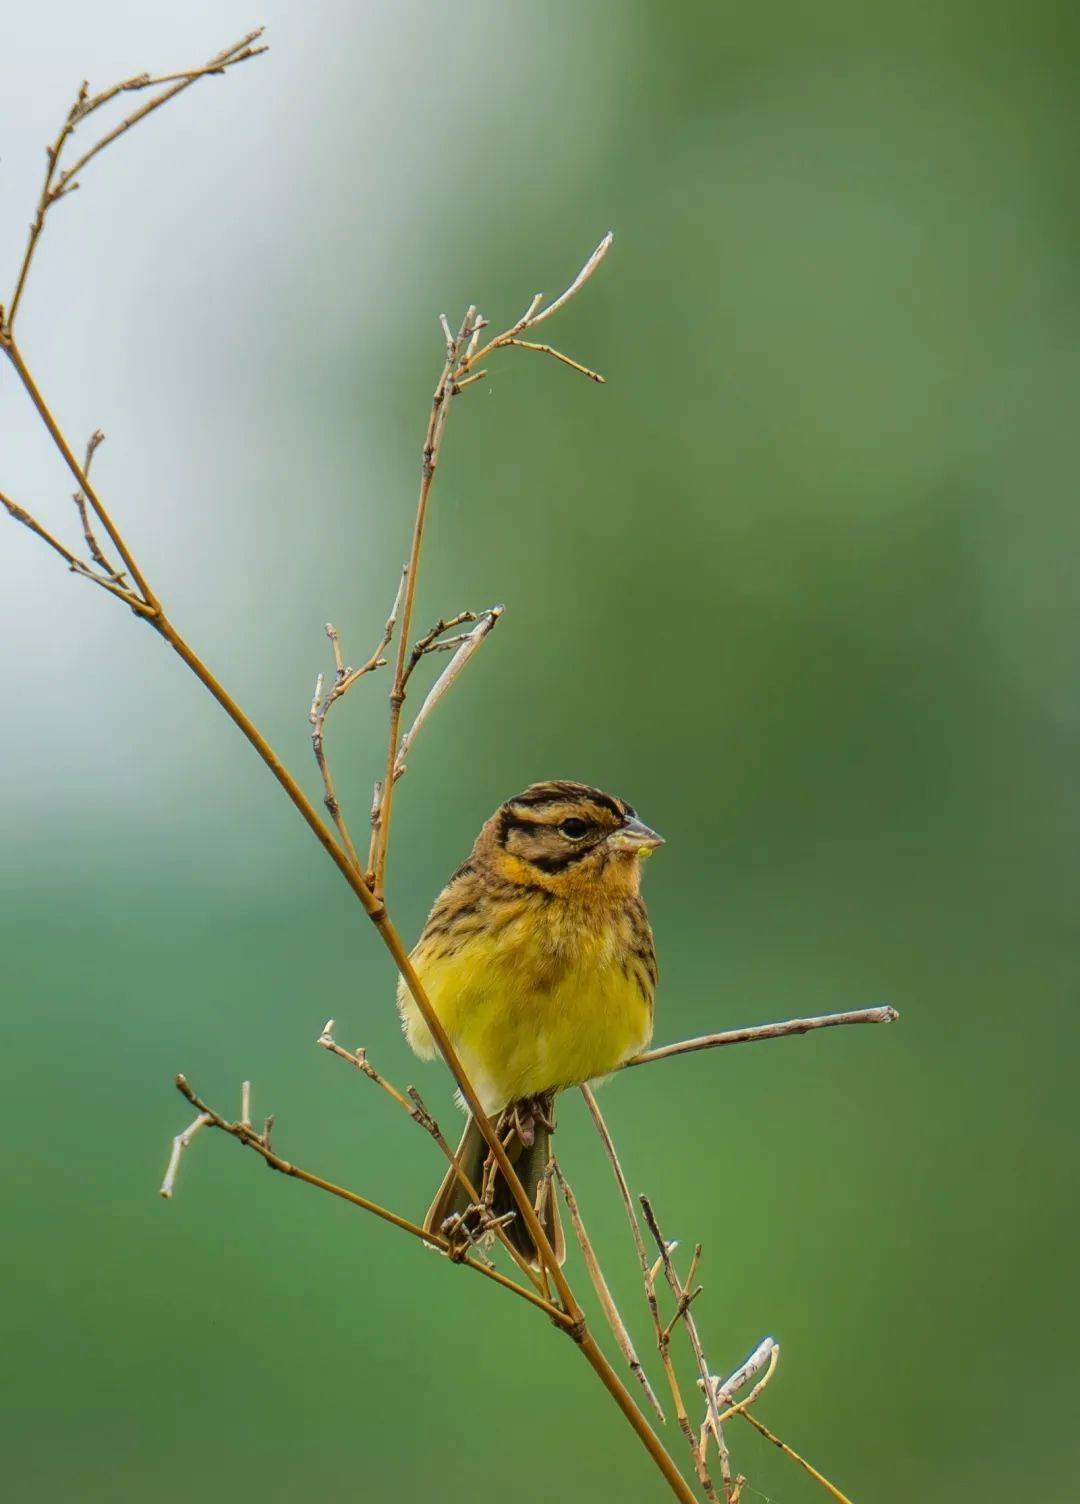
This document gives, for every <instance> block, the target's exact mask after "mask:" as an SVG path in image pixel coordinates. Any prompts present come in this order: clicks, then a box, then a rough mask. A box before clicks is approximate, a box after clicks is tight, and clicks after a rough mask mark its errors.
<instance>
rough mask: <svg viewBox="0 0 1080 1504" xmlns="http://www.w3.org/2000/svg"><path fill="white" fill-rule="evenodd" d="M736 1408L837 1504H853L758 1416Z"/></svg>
mask: <svg viewBox="0 0 1080 1504" xmlns="http://www.w3.org/2000/svg"><path fill="white" fill-rule="evenodd" d="M734 1408H735V1409H736V1410H737V1411H738V1413H739V1414H740V1415H741V1416H742V1418H743V1419H744V1420H747V1421H749V1422H750V1424H751V1425H752V1426H753V1428H754V1430H755V1431H758V1432H760V1434H761V1435H762V1436H764V1438H765V1440H766V1441H771V1442H772V1444H773V1446H774V1447H778V1448H779V1449H780V1451H781V1452H783V1454H784V1456H785V1457H790V1458H791V1460H792V1462H796V1463H798V1465H799V1467H801V1468H802V1469H803V1471H804V1472H807V1473H809V1474H810V1476H811V1478H813V1479H814V1481H815V1483H820V1484H821V1486H822V1488H823V1489H824V1490H825V1492H826V1493H827V1494H829V1495H830V1497H831V1498H833V1499H835V1500H836V1504H851V1500H850V1499H849V1498H848V1496H847V1494H845V1493H842V1492H841V1491H840V1489H838V1488H837V1486H836V1484H835V1483H830V1482H829V1480H828V1478H826V1476H825V1474H824V1473H819V1472H818V1470H817V1468H816V1467H814V1466H813V1465H812V1464H811V1463H809V1462H807V1460H806V1458H805V1457H800V1456H799V1454H798V1452H796V1451H795V1449H794V1448H793V1447H789V1446H788V1444H787V1442H786V1441H781V1440H780V1438H779V1436H776V1435H774V1434H773V1432H772V1431H770V1430H769V1428H768V1426H766V1425H763V1424H762V1423H761V1421H759V1420H758V1418H757V1416H756V1415H751V1413H750V1411H749V1410H745V1409H744V1408H743V1407H742V1405H737V1406H735V1407H734Z"/></svg>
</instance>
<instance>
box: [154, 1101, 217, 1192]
mask: <svg viewBox="0 0 1080 1504" xmlns="http://www.w3.org/2000/svg"><path fill="white" fill-rule="evenodd" d="M212 1121H213V1119H212V1118H211V1117H210V1115H209V1113H206V1112H200V1113H199V1116H198V1117H197V1118H196V1119H195V1121H194V1122H193V1123H189V1124H188V1126H187V1127H186V1128H185V1129H184V1131H183V1133H178V1134H177V1135H176V1137H175V1138H174V1139H173V1141H172V1150H171V1152H170V1154H169V1163H168V1165H167V1166H166V1168H165V1176H164V1179H163V1180H162V1182H161V1191H160V1192H159V1194H160V1195H162V1196H164V1198H165V1200H166V1201H171V1200H172V1193H173V1191H174V1190H175V1189H176V1176H177V1173H178V1171H179V1169H180V1160H181V1157H182V1156H183V1153H184V1150H185V1149H186V1148H187V1146H188V1144H190V1143H191V1140H192V1139H193V1138H194V1137H195V1135H196V1134H197V1133H198V1132H199V1130H200V1128H205V1127H206V1125H207V1124H208V1123H210V1122H212Z"/></svg>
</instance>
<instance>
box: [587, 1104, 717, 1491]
mask: <svg viewBox="0 0 1080 1504" xmlns="http://www.w3.org/2000/svg"><path fill="white" fill-rule="evenodd" d="M581 1095H582V1096H583V1097H584V1099H585V1105H586V1107H587V1108H588V1109H589V1115H590V1117H591V1118H592V1120H593V1124H594V1126H595V1128H596V1131H597V1133H598V1134H599V1137H600V1143H601V1145H602V1146H603V1149H604V1153H605V1155H606V1156H607V1160H608V1163H609V1164H610V1165H611V1169H612V1173H613V1174H614V1176H615V1184H616V1185H617V1186H618V1189H619V1199H620V1200H621V1201H622V1204H623V1210H624V1211H625V1212H626V1220H627V1222H628V1223H629V1224H630V1233H631V1236H632V1237H633V1240H634V1251H635V1252H636V1253H637V1257H638V1266H639V1267H640V1269H641V1277H642V1282H643V1284H644V1287H645V1300H646V1302H647V1304H648V1307H649V1316H650V1318H651V1320H652V1325H653V1332H654V1333H655V1336H656V1350H657V1352H658V1354H659V1356H660V1362H661V1364H662V1366H663V1369H664V1377H665V1378H666V1380H667V1385H668V1389H669V1391H670V1393H671V1402H672V1405H673V1406H674V1408H675V1419H676V1421H677V1422H678V1426H679V1430H680V1431H681V1432H682V1434H683V1436H684V1437H685V1438H686V1444H687V1446H688V1447H689V1448H690V1455H691V1456H692V1457H693V1459H694V1469H695V1471H696V1473H697V1478H698V1482H699V1483H700V1484H701V1487H702V1489H703V1491H704V1493H705V1497H706V1498H707V1499H708V1500H709V1501H710V1504H715V1501H716V1497H717V1495H716V1489H715V1487H714V1485H713V1481H712V1478H711V1477H710V1476H709V1469H708V1465H707V1463H706V1459H705V1454H704V1452H702V1451H701V1449H700V1448H699V1447H698V1445H697V1443H696V1441H695V1438H694V1430H693V1427H692V1426H691V1424H690V1416H689V1414H688V1413H687V1408H686V1401H685V1400H684V1398H683V1393H682V1388H681V1386H680V1384H679V1379H678V1375H677V1374H676V1372H675V1365H674V1363H673V1362H672V1360H671V1334H670V1332H669V1331H668V1330H667V1329H666V1328H665V1325H664V1323H663V1322H662V1321H661V1319H660V1308H659V1305H658V1303H657V1299H656V1277H657V1275H658V1274H659V1272H660V1269H661V1267H662V1266H663V1265H664V1262H665V1260H670V1258H671V1255H672V1253H673V1252H674V1250H675V1249H676V1248H677V1247H678V1244H677V1243H667V1244H665V1245H664V1246H663V1247H662V1248H661V1250H660V1257H659V1259H657V1261H656V1263H655V1264H652V1265H650V1263H649V1256H648V1254H647V1253H646V1251H645V1239H644V1238H643V1237H642V1235H641V1227H640V1225H639V1223H638V1219H637V1213H636V1211H635V1210H634V1203H633V1199H632V1198H631V1195H630V1187H629V1185H628V1184H627V1181H626V1176H625V1174H624V1173H623V1167H622V1164H621V1163H620V1161H619V1155H618V1152H617V1150H616V1148H615V1140H614V1139H613V1138H612V1136H611V1131H610V1129H609V1128H608V1125H607V1123H606V1122H605V1120H604V1115H603V1113H602V1112H601V1111H600V1106H599V1103H598V1102H597V1100H596V1095H595V1093H594V1092H593V1090H592V1087H590V1086H582V1087H581Z"/></svg>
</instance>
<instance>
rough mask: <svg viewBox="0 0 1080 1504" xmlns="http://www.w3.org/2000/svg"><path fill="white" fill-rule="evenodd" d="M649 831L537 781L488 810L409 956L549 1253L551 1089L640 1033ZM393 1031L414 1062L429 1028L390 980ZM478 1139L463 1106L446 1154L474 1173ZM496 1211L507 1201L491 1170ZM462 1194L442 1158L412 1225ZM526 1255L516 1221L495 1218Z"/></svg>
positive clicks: (582, 1076)
mask: <svg viewBox="0 0 1080 1504" xmlns="http://www.w3.org/2000/svg"><path fill="white" fill-rule="evenodd" d="M661 845H663V841H662V839H661V837H660V836H658V835H657V834H656V832H655V831H652V830H650V829H649V827H648V826H647V825H644V824H642V822H641V821H640V820H639V819H638V818H637V816H636V814H635V812H634V810H633V809H632V808H631V807H630V805H629V804H627V803H626V802H625V800H622V799H616V798H615V797H614V796H613V795H611V794H605V793H603V792H601V790H599V789H594V788H589V787H588V786H587V785H586V784H582V783H569V782H564V781H555V782H550V783H535V784H533V785H532V786H531V787H530V788H527V789H526V790H525V791H524V793H521V794H518V795H517V797H516V798H514V799H509V800H507V802H506V803H505V804H503V805H500V807H499V808H498V809H497V810H496V811H495V813H494V814H493V815H492V816H491V818H490V820H488V821H487V822H486V823H485V825H484V826H483V828H482V829H481V831H480V834H479V835H478V836H477V838H476V843H475V845H474V846H473V849H472V854H471V856H470V857H469V859H468V861H466V862H465V863H464V864H463V865H462V866H460V867H459V868H458V870H457V871H456V872H455V873H454V875H453V877H452V878H451V879H450V881H449V883H447V885H446V887H445V888H444V889H443V891H442V893H441V894H440V895H439V897H438V899H437V900H436V902H435V906H434V908H433V909H432V910H431V913H430V914H429V916H428V921H427V924H426V925H425V927H424V932H423V934H422V935H421V936H420V940H419V942H418V944H417V946H416V949H415V950H414V951H413V952H412V962H413V965H414V966H415V967H416V970H417V972H418V974H419V976H420V980H421V981H422V982H423V984H424V988H425V990H426V992H427V995H428V997H429V998H430V1000H431V1004H432V1007H433V1008H434V1009H435V1012H436V1013H437V1014H438V1017H439V1020H440V1022H441V1023H442V1024H443V1026H444V1028H445V1029H446V1031H447V1033H448V1034H449V1036H450V1039H451V1041H452V1043H453V1045H454V1048H455V1050H457V1052H458V1054H459V1055H460V1057H461V1060H462V1063H463V1065H464V1066H465V1069H466V1071H467V1072H468V1074H469V1077H470V1079H471V1081H472V1082H473V1084H474V1086H475V1087H476V1090H477V1094H478V1096H479V1097H480V1100H481V1102H482V1103H483V1105H484V1108H485V1110H486V1111H487V1112H488V1113H489V1115H490V1116H491V1117H492V1118H499V1119H500V1122H501V1126H502V1129H503V1131H504V1134H509V1135H510V1137H509V1140H508V1142H507V1153H508V1154H509V1156H510V1158H511V1160H512V1161H513V1162H514V1168H515V1170H516V1172H517V1174H518V1176H519V1178H520V1179H521V1181H522V1183H523V1185H524V1187H525V1190H526V1191H527V1192H528V1194H529V1196H530V1198H535V1197H536V1195H537V1191H538V1189H539V1190H540V1193H541V1194H540V1213H541V1222H542V1223H543V1224H544V1230H545V1232H547V1234H548V1236H549V1238H550V1239H551V1241H552V1244H553V1246H555V1248H556V1251H557V1252H558V1254H559V1258H560V1260H561V1259H562V1256H563V1245H562V1234H561V1228H560V1226H559V1219H558V1213H557V1210H556V1207H555V1200H554V1196H553V1195H551V1194H548V1193H547V1192H549V1191H550V1186H549V1184H548V1183H547V1182H546V1181H545V1178H544V1172H545V1170H546V1169H547V1165H548V1161H549V1157H550V1147H549V1136H550V1133H551V1131H552V1129H553V1128H554V1122H553V1120H552V1101H553V1098H554V1096H555V1094H556V1093H557V1092H559V1091H561V1090H563V1089H564V1088H566V1087H569V1086H578V1085H580V1084H581V1083H583V1082H586V1081H592V1080H594V1079H596V1078H597V1077H598V1076H604V1075H607V1074H608V1073H609V1072H610V1071H613V1070H615V1069H616V1068H617V1067H618V1066H620V1065H621V1064H622V1063H623V1061H625V1060H628V1059H629V1058H630V1057H631V1056H632V1055H635V1054H637V1052H638V1051H639V1050H641V1049H644V1047H645V1046H646V1045H647V1044H648V1042H649V1040H650V1039H651V1038H652V1028H653V994H654V991H655V988H656V956H655V952H654V950H653V938H652V929H651V927H650V925H649V917H648V914H647V913H646V910H645V905H644V903H643V902H642V900H641V896H640V887H641V862H642V858H643V857H646V856H648V855H649V854H650V853H651V852H652V851H654V850H655V849H656V847H657V846H661ZM398 1008H399V1010H400V1013H401V1019H402V1026H403V1028H404V1030H405V1035H406V1038H407V1039H408V1041H409V1044H410V1045H411V1046H412V1048H413V1050H414V1051H415V1052H416V1054H417V1055H419V1056H421V1058H423V1059H425V1060H429V1059H431V1058H432V1057H433V1056H434V1055H435V1054H436V1053H437V1051H436V1046H435V1041H434V1040H433V1039H432V1037H431V1032H430V1030H429V1029H428V1027H427V1025H426V1024H425V1023H424V1020H423V1017H422V1016H421V1014H420V1011H419V1009H418V1008H417V1007H416V1004H415V1002H414V1001H413V999H412V997H411V996H410V994H409V992H408V990H407V989H406V987H405V986H404V984H403V983H399V986H398ZM486 1158H487V1146H486V1144H485V1142H484V1138H483V1135H482V1134H481V1132H480V1130H479V1128H478V1127H477V1125H476V1123H475V1122H474V1121H473V1120H472V1118H470V1119H469V1122H468V1125H467V1126H466V1129H465V1134H464V1137H463V1138H462V1141H461V1144H460V1146H459V1148H458V1153H457V1162H458V1164H459V1165H460V1166H461V1169H462V1170H463V1171H464V1174H465V1177H466V1178H467V1179H468V1180H469V1181H470V1183H471V1184H472V1186H473V1187H474V1188H476V1187H479V1186H481V1185H482V1183H483V1180H484V1173H485V1159H486ZM489 1201H490V1207H491V1212H492V1214H493V1215H494V1216H499V1215H501V1214H502V1213H504V1212H507V1211H512V1210H513V1209H514V1202H513V1200H512V1198H511V1197H510V1194H509V1191H508V1189H507V1187H506V1186H505V1184H503V1183H502V1182H501V1180H500V1178H499V1177H498V1176H497V1175H496V1177H495V1178H494V1181H492V1182H490V1196H489ZM469 1204H470V1198H469V1196H468V1194H467V1192H466V1191H465V1189H464V1187H463V1186H462V1184H461V1181H460V1179H459V1177H458V1176H457V1175H456V1174H455V1172H454V1170H453V1168H451V1170H450V1171H449V1173H448V1174H447V1176H446V1179H445V1180H444V1181H443V1184H442V1186H441V1187H440V1189H439V1193H438V1195H437V1196H436V1198H435V1200H434V1202H433V1203H432V1205H431V1209H430V1210H429V1212H428V1214H427V1219H426V1221H425V1223H424V1226H425V1228H426V1229H427V1230H428V1231H438V1230H439V1229H440V1228H441V1227H442V1226H443V1224H444V1223H445V1222H446V1219H447V1218H450V1217H453V1216H455V1215H462V1214H464V1213H465V1212H466V1211H467V1210H468V1207H469ZM506 1233H507V1236H508V1237H509V1239H510V1241H511V1242H512V1243H513V1244H514V1246H515V1247H516V1248H518V1249H519V1250H520V1252H522V1253H523V1254H525V1255H526V1257H528V1258H529V1259H531V1260H532V1261H533V1262H534V1263H535V1262H537V1255H536V1249H535V1247H534V1245H533V1242H532V1239H531V1238H530V1237H529V1234H528V1231H527V1229H526V1228H525V1227H524V1226H523V1225H522V1224H521V1219H520V1218H517V1219H515V1220H514V1221H513V1222H511V1223H510V1224H509V1226H508V1227H507V1229H506Z"/></svg>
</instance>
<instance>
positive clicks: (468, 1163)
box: [424, 1116, 566, 1269]
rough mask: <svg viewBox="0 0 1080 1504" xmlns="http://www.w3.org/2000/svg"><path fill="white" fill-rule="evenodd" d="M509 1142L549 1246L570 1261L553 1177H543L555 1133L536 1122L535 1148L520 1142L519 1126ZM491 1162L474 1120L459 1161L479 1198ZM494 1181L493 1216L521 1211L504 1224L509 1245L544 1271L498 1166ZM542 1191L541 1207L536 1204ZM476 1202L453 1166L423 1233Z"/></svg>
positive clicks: (491, 1192)
mask: <svg viewBox="0 0 1080 1504" xmlns="http://www.w3.org/2000/svg"><path fill="white" fill-rule="evenodd" d="M505 1143H506V1153H507V1157H508V1158H509V1160H510V1163H511V1164H512V1165H513V1166H514V1169H515V1171H516V1172H517V1177H518V1179H519V1180H520V1181H521V1184H522V1186H523V1187H524V1190H525V1194H526V1195H527V1196H528V1198H529V1200H530V1202H531V1203H532V1204H533V1206H535V1207H536V1208H537V1216H538V1217H539V1219H540V1225H541V1227H542V1228H543V1229H544V1232H545V1233H546V1234H547V1239H548V1242H549V1243H550V1244H551V1246H552V1248H553V1249H554V1250H555V1255H556V1257H557V1258H558V1260H559V1263H560V1264H561V1263H562V1262H563V1261H564V1260H565V1258H566V1241H565V1239H564V1238H563V1230H562V1223H561V1221H560V1220H559V1208H558V1205H557V1203H556V1200H555V1188H554V1186H553V1184H552V1181H551V1177H550V1176H545V1173H544V1172H545V1171H546V1170H547V1167H548V1162H549V1160H550V1159H551V1130H550V1129H549V1128H548V1126H547V1124H546V1123H544V1122H541V1121H539V1120H537V1121H535V1122H534V1123H533V1125H532V1143H531V1144H527V1143H524V1142H523V1141H522V1138H521V1136H520V1134H519V1133H518V1131H517V1129H516V1128H515V1129H514V1130H513V1132H512V1133H511V1135H510V1137H509V1139H507V1140H505ZM487 1158H488V1146H487V1143H486V1141H485V1139H484V1135H483V1134H482V1133H481V1132H480V1128H479V1125H478V1124H477V1122H476V1119H475V1118H474V1117H472V1116H470V1118H469V1121H468V1122H467V1123H466V1125H465V1132H464V1133H463V1135H462V1138H461V1143H460V1144H459V1145H458V1150H457V1154H456V1156H455V1162H456V1164H458V1165H459V1166H460V1167H461V1170H462V1172H463V1173H464V1176H465V1179H466V1180H468V1182H469V1184H470V1185H471V1186H472V1187H473V1189H474V1190H475V1191H476V1192H477V1193H478V1194H482V1193H483V1187H484V1171H485V1166H486V1163H487ZM492 1177H493V1178H492V1181H491V1186H490V1189H489V1206H490V1211H491V1215H492V1217H501V1216H503V1215H504V1214H505V1213H506V1212H517V1215H516V1216H515V1217H514V1219H513V1221H512V1222H508V1223H506V1225H505V1226H504V1228H503V1231H504V1233H505V1236H506V1238H507V1241H508V1242H510V1243H511V1244H512V1245H513V1247H514V1248H516V1249H517V1251H518V1252H519V1253H520V1254H523V1255H524V1257H525V1258H526V1259H528V1261H529V1263H530V1264H532V1266H533V1267H534V1268H536V1269H538V1268H540V1266H541V1259H540V1255H539V1253H538V1251H537V1248H536V1244H535V1243H534V1241H533V1239H532V1237H531V1236H530V1234H529V1229H528V1228H527V1227H526V1226H525V1223H524V1222H523V1220H522V1217H521V1213H520V1212H518V1211H517V1203H516V1202H515V1201H514V1198H513V1196H512V1195H511V1194H510V1187H509V1186H508V1185H507V1183H506V1181H505V1179H504V1178H503V1175H502V1173H501V1171H500V1170H499V1168H498V1167H497V1166H496V1167H495V1168H494V1169H493V1171H492ZM538 1192H539V1205H537V1195H538ZM473 1204H474V1203H473V1198H472V1197H471V1196H470V1195H469V1193H468V1191H467V1190H466V1189H465V1187H464V1186H463V1185H462V1183H461V1180H460V1179H459V1178H458V1175H457V1173H456V1172H455V1169H454V1166H453V1165H451V1167H450V1169H449V1170H448V1171H447V1173H446V1178H445V1179H444V1180H443V1183H442V1185H441V1186H440V1187H439V1189H438V1192H437V1194H436V1196H435V1200H434V1201H433V1202H432V1203H431V1206H430V1208H429V1209H428V1214H427V1216H426V1217H425V1218H424V1231H425V1232H441V1231H442V1229H443V1224H444V1223H445V1222H446V1220H447V1218H448V1217H453V1216H455V1215H457V1216H461V1215H463V1214H464V1213H465V1212H466V1211H467V1210H468V1208H469V1207H470V1206H471V1205H473Z"/></svg>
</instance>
